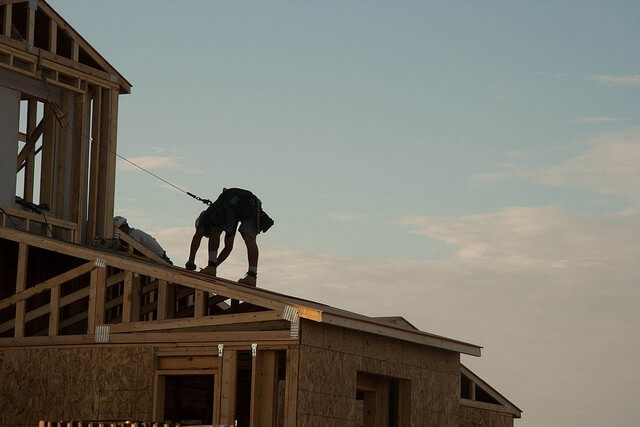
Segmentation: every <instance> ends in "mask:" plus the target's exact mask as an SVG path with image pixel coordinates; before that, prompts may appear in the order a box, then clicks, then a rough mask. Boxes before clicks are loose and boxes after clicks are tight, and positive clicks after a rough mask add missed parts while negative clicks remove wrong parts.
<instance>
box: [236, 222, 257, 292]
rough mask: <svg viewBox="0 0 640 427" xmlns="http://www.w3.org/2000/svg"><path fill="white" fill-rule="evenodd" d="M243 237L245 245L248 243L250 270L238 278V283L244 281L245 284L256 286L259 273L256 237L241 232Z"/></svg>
mask: <svg viewBox="0 0 640 427" xmlns="http://www.w3.org/2000/svg"><path fill="white" fill-rule="evenodd" d="M240 235H241V236H242V239H243V240H244V243H245V245H247V259H248V261H249V271H248V272H247V275H246V276H245V277H244V278H242V279H240V280H238V283H243V284H245V285H251V286H256V277H257V275H258V245H257V243H256V238H255V237H253V236H251V235H249V234H246V233H243V232H242V231H241V232H240Z"/></svg>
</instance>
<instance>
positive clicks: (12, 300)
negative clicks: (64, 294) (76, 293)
mask: <svg viewBox="0 0 640 427" xmlns="http://www.w3.org/2000/svg"><path fill="white" fill-rule="evenodd" d="M94 268H95V263H94V262H93V261H90V262H87V263H84V264H82V265H80V266H78V267H76V268H73V269H71V270H69V271H66V272H64V273H62V274H58V275H57V276H55V277H52V278H51V279H48V280H45V281H44V282H41V283H38V284H37V285H35V286H32V287H30V288H28V289H25V290H23V291H21V292H18V293H16V294H15V295H12V296H10V297H9V298H5V299H3V300H2V301H0V310H2V309H3V308H7V307H9V306H10V305H12V304H16V303H17V302H19V301H24V300H26V299H27V298H31V297H32V296H34V295H38V294H40V293H42V292H44V291H47V290H49V289H51V288H53V287H55V286H58V285H61V284H63V283H66V282H68V281H69V280H71V279H75V278H76V277H79V276H82V275H83V274H86V273H88V272H90V271H92V270H93V269H94ZM103 270H104V269H103Z"/></svg>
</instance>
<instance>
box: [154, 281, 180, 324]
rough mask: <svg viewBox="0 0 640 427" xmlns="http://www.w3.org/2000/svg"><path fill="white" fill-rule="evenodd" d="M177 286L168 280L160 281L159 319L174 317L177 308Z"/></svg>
mask: <svg viewBox="0 0 640 427" xmlns="http://www.w3.org/2000/svg"><path fill="white" fill-rule="evenodd" d="M175 298H176V287H175V286H173V285H169V284H168V283H167V281H166V280H160V281H158V308H157V314H158V320H164V319H172V318H173V312H174V308H175V303H176V301H175Z"/></svg>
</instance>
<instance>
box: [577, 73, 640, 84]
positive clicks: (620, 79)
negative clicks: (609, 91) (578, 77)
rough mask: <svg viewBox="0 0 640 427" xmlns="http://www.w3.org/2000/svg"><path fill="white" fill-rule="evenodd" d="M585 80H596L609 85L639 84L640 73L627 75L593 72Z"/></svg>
mask: <svg viewBox="0 0 640 427" xmlns="http://www.w3.org/2000/svg"><path fill="white" fill-rule="evenodd" d="M587 80H592V81H596V82H598V83H603V84H607V85H610V86H640V74H632V75H628V76H612V75H607V74H593V75H591V76H589V77H587Z"/></svg>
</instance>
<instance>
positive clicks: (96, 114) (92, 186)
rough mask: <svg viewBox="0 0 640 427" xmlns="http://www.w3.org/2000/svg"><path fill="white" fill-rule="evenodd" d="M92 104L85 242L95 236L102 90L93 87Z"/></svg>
mask: <svg viewBox="0 0 640 427" xmlns="http://www.w3.org/2000/svg"><path fill="white" fill-rule="evenodd" d="M92 95H93V102H92V113H91V139H92V142H91V156H90V157H91V158H90V169H91V172H90V176H89V212H88V219H87V230H86V234H87V241H91V240H93V239H94V238H95V237H96V236H97V223H98V208H99V207H98V200H99V196H100V195H99V192H100V187H99V176H100V159H101V156H100V135H101V132H100V125H101V119H100V117H101V108H102V97H101V95H102V90H101V89H100V88H99V87H97V88H96V87H94V88H93V90H92Z"/></svg>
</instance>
